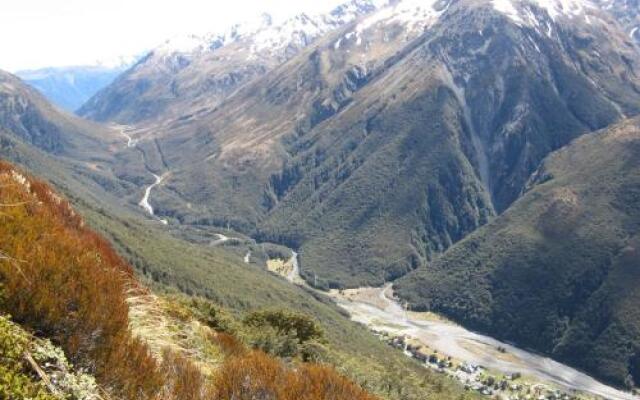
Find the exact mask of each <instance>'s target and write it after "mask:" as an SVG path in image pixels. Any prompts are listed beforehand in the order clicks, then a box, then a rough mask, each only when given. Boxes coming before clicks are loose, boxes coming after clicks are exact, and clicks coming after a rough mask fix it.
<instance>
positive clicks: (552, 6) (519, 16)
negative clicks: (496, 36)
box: [491, 0, 596, 25]
mask: <svg viewBox="0 0 640 400" xmlns="http://www.w3.org/2000/svg"><path fill="white" fill-rule="evenodd" d="M491 3H492V5H493V8H494V9H495V10H496V11H498V12H500V13H502V14H504V15H506V16H507V17H509V18H511V20H513V21H514V22H515V23H517V24H521V25H523V24H527V25H530V24H531V23H532V22H534V21H532V17H533V16H532V14H531V12H530V10H529V8H528V7H527V6H528V5H533V6H537V7H539V8H541V9H543V10H545V11H546V12H547V13H548V14H549V16H550V17H551V19H553V20H554V21H555V20H557V19H558V18H559V17H567V18H575V17H579V16H584V18H585V19H586V20H587V22H590V20H589V15H588V14H587V11H588V10H594V9H596V6H595V5H594V4H593V3H592V2H591V1H589V0H491ZM533 18H534V20H535V17H533Z"/></svg>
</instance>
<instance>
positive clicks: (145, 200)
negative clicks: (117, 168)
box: [116, 126, 169, 225]
mask: <svg viewBox="0 0 640 400" xmlns="http://www.w3.org/2000/svg"><path fill="white" fill-rule="evenodd" d="M116 129H119V130H120V135H122V136H124V137H125V138H126V139H127V148H129V149H131V148H135V147H137V145H138V139H134V138H132V137H131V135H129V134H128V133H127V132H128V131H131V130H132V128H131V127H130V126H117V127H116ZM143 157H144V154H143ZM149 172H150V173H151V175H153V177H154V179H155V182H154V183H152V184H151V185H149V186H148V187H147V188H146V189H145V191H144V196H143V197H142V200H140V202H139V203H138V205H139V206H140V207H142V208H143V209H144V210H145V211H146V212H147V213H148V214H149V215H151V216H152V217H155V214H154V212H153V207H152V206H151V204H149V197H150V196H151V191H152V190H153V188H154V187H156V186H158V185H159V184H161V183H162V181H163V180H164V178H165V177H166V175H167V174H164V175H162V176H158V175H156V174H154V173H153V172H151V171H149ZM158 221H160V222H161V223H162V224H164V225H168V224H169V222H168V221H167V220H166V219H160V218H158Z"/></svg>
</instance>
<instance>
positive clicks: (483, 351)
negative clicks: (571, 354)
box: [331, 284, 640, 400]
mask: <svg viewBox="0 0 640 400" xmlns="http://www.w3.org/2000/svg"><path fill="white" fill-rule="evenodd" d="M331 295H332V297H333V298H334V299H335V301H336V302H337V303H338V305H339V306H340V307H342V308H344V309H345V310H347V311H348V312H349V314H351V317H352V319H353V320H354V321H356V322H360V323H362V324H364V325H366V326H367V327H369V328H370V329H372V330H373V331H375V332H377V333H378V334H380V335H383V336H384V337H391V338H395V340H396V343H397V344H402V346H401V347H403V348H404V349H405V351H406V349H407V346H411V345H409V344H408V343H410V342H413V343H415V345H414V346H413V347H414V348H416V349H417V348H419V347H424V346H426V347H427V348H428V349H429V350H430V353H431V354H437V356H438V358H440V359H442V358H443V357H442V356H443V355H444V357H445V358H447V357H451V358H452V360H455V361H457V362H459V363H460V365H464V366H465V367H463V368H453V366H450V367H449V368H447V366H445V365H442V364H441V365H440V370H441V372H443V373H448V374H450V375H452V376H453V377H455V378H456V379H458V380H460V381H461V382H462V383H463V384H468V385H469V386H470V387H471V388H474V386H475V385H478V383H477V380H475V378H476V375H477V370H478V368H477V366H482V368H480V369H481V370H486V371H496V372H497V373H498V374H503V375H507V376H509V375H512V374H514V373H518V374H521V375H522V376H523V377H525V380H529V381H537V382H542V383H544V384H551V385H553V386H554V387H557V388H558V389H561V390H565V391H568V392H572V393H573V392H574V391H578V392H582V393H586V394H588V395H589V396H594V397H598V398H599V397H603V398H606V399H615V400H633V399H638V398H640V397H638V396H634V395H632V394H631V393H625V392H622V391H620V390H617V389H615V388H612V387H609V386H607V385H604V384H602V383H600V382H598V381H596V380H595V379H593V378H591V377H590V376H588V375H586V374H584V373H582V372H579V371H577V370H575V369H573V368H571V367H568V366H566V365H563V364H560V363H558V362H556V361H553V360H551V359H549V358H547V357H544V356H540V355H537V354H533V353H530V352H527V351H525V350H522V349H519V348H517V347H514V346H513V345H510V344H507V343H502V342H500V341H498V340H495V339H493V338H491V337H488V336H484V335H480V334H477V333H474V332H471V331H468V330H466V329H464V328H463V327H461V326H458V325H456V324H454V323H452V322H450V321H446V320H444V319H441V318H438V317H437V316H434V315H433V314H429V313H415V312H407V311H405V309H404V308H403V307H402V305H401V304H400V303H399V302H398V301H396V300H395V299H394V297H393V293H392V288H391V285H390V284H389V285H387V286H385V287H383V288H362V289H351V290H344V291H332V293H331ZM391 340H393V339H391ZM421 350H422V349H421ZM407 354H408V355H413V356H414V357H416V356H417V357H420V356H419V355H418V353H417V351H413V352H407ZM422 354H424V355H425V356H426V358H428V355H429V352H422ZM426 364H429V362H428V360H426ZM436 368H437V367H436ZM465 370H468V371H465ZM511 386H512V385H511V384H510V385H509V387H511ZM515 386H518V385H515ZM525 386H526V385H525ZM530 387H531V388H535V387H536V385H535V384H533V385H530ZM476 390H478V391H482V390H483V388H482V387H481V386H478V387H477V388H476ZM522 390H523V389H520V390H510V389H509V391H510V392H513V393H512V394H516V392H518V391H522ZM540 391H541V392H542V390H540ZM514 398H518V397H514ZM543 398H546V397H543Z"/></svg>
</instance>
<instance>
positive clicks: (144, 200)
mask: <svg viewBox="0 0 640 400" xmlns="http://www.w3.org/2000/svg"><path fill="white" fill-rule="evenodd" d="M153 177H154V178H155V179H156V181H155V182H154V183H153V184H151V185H149V186H148V187H147V189H145V191H144V197H142V200H140V203H138V205H139V206H140V207H142V208H144V209H145V211H146V212H148V213H149V215H151V216H154V215H155V214H154V213H153V207H152V206H151V204H149V196H150V195H151V191H152V190H153V188H154V187H156V186H158V185H159V184H161V183H162V181H163V180H164V175H163V176H158V175H156V174H153Z"/></svg>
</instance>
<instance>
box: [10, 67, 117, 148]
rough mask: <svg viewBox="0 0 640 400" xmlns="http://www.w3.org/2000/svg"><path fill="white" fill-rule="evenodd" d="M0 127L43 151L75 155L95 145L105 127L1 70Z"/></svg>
mask: <svg viewBox="0 0 640 400" xmlns="http://www.w3.org/2000/svg"><path fill="white" fill-rule="evenodd" d="M0 127H1V128H2V129H3V130H4V131H10V132H12V133H13V134H14V135H15V136H16V137H19V138H20V139H21V140H23V141H25V142H27V143H30V144H32V145H34V146H36V147H38V148H40V149H42V150H44V151H47V152H50V153H53V154H57V155H69V154H73V155H74V156H79V157H78V158H80V156H81V155H82V154H83V153H87V152H90V151H91V149H92V148H95V147H97V146H98V145H99V143H100V140H101V139H102V138H103V135H104V136H106V133H105V132H106V131H107V130H106V129H105V128H103V127H99V126H98V125H96V124H93V123H91V122H88V121H84V120H81V119H79V118H77V117H74V116H72V115H70V114H65V113H62V112H60V111H59V110H57V109H56V108H55V107H53V106H51V104H49V102H48V101H47V100H46V99H45V98H44V97H43V96H42V95H41V94H40V93H38V92H37V91H36V90H35V89H33V88H30V87H28V86H27V85H25V84H24V83H23V82H21V81H20V80H19V79H18V78H17V77H15V76H13V75H11V74H8V73H6V72H3V71H0ZM87 155H88V154H85V155H84V156H83V157H82V158H86V157H87Z"/></svg>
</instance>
